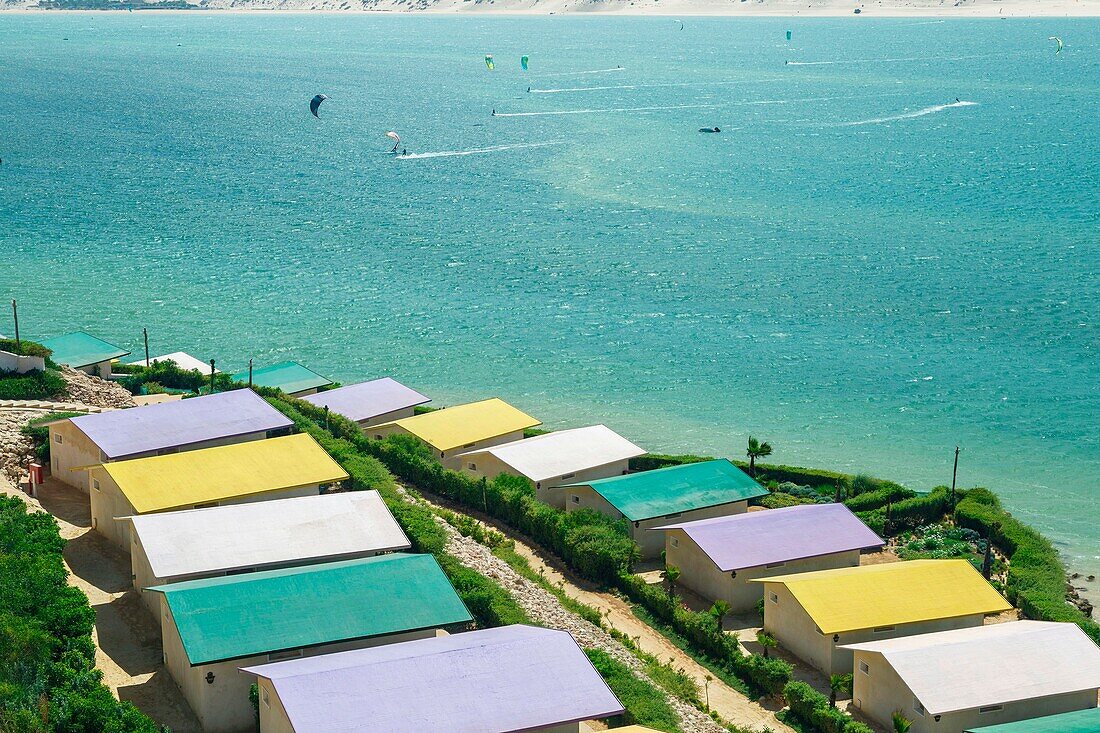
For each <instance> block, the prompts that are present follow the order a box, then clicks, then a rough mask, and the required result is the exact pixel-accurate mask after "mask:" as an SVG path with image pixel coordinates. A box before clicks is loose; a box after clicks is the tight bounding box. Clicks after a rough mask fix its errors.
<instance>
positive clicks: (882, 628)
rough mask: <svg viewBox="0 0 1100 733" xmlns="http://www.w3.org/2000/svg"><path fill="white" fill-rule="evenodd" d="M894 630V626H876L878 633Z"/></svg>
mask: <svg viewBox="0 0 1100 733" xmlns="http://www.w3.org/2000/svg"><path fill="white" fill-rule="evenodd" d="M893 630H894V627H893V626H876V627H875V633H876V634H888V633H890V632H891V631H893Z"/></svg>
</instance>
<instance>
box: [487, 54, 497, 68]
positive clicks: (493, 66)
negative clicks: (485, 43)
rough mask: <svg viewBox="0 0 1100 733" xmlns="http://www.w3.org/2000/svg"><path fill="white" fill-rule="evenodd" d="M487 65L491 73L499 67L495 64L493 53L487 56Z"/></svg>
mask: <svg viewBox="0 0 1100 733" xmlns="http://www.w3.org/2000/svg"><path fill="white" fill-rule="evenodd" d="M485 65H486V66H487V67H489V71H492V70H493V69H495V68H496V67H497V66H496V64H494V63H493V54H491V53H487V54H485Z"/></svg>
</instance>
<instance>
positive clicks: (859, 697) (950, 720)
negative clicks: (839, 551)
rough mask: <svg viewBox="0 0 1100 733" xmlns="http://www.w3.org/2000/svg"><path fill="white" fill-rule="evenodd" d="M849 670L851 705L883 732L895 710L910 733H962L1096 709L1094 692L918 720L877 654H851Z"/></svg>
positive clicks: (903, 688) (911, 701)
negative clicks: (864, 668)
mask: <svg viewBox="0 0 1100 733" xmlns="http://www.w3.org/2000/svg"><path fill="white" fill-rule="evenodd" d="M860 662H864V663H866V665H867V672H862V671H860V669H859V663H860ZM853 669H855V673H854V675H853V678H852V679H853V683H852V704H853V705H854V706H856V707H857V708H859V709H860V710H861V711H862V712H863V714H864V715H866V716H867V717H868V718H870V719H871V720H873V721H875V722H876V723H879V724H880V725H882V726H884V727H886V728H887V729H892V728H893V724H892V720H891V716H892V715H893V713H894V711H895V710H900V711H901V712H902V714H903V715H904V716H905V717H906V718H907V719H909V720H910V721H912V722H913V727H912V728H911V729H910V733H962V731H964V730H966V729H967V728H980V727H983V726H987V725H998V724H1000V723H1012V722H1015V721H1017V720H1027V719H1029V718H1037V717H1040V716H1043V715H1055V714H1058V713H1067V712H1071V711H1073V710H1084V709H1086V708H1093V707H1096V693H1097V691H1096V690H1095V689H1094V690H1085V691H1084V692H1075V693H1070V694H1066V695H1054V696H1050V697H1041V698H1035V699H1032V700H1022V701H1019V702H1014V703H1006V704H1005V705H1003V706H1002V709H1001V710H991V711H988V712H985V713H979V712H978V710H977V709H971V710H962V711H959V712H954V713H946V714H943V715H942V716H941V717H940V720H939V722H936V720H935V717H934V716H933V715H931V714H925V715H923V716H922V715H921V714H920V713H919V712H917V709H916V706H915V703H916V702H917V701H916V698H915V696H914V695H913V692H912V691H911V690H910V689H909V687H908V686H907V685H906V684H905V682H903V681H902V679H901V678H900V677H899V676H898V674H897V672H895V671H894V669H893V667H891V666H890V664H889V663H888V662H887V661H886V659H885V658H884V657H883V656H882V655H881V654H879V653H877V652H863V651H860V652H855V658H854V663H853Z"/></svg>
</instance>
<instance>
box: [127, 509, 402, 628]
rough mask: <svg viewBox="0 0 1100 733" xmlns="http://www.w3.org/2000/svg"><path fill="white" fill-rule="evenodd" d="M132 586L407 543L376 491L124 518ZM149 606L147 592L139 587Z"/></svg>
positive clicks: (154, 605)
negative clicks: (128, 530)
mask: <svg viewBox="0 0 1100 733" xmlns="http://www.w3.org/2000/svg"><path fill="white" fill-rule="evenodd" d="M129 520H130V522H131V524H132V526H133V531H132V532H131V533H130V542H131V547H130V558H131V562H132V565H133V577H134V588H135V589H137V590H138V591H139V592H140V591H142V590H144V589H145V588H150V587H152V586H155V585H167V584H169V583H177V582H180V581H183V580H195V579H197V578H212V577H215V576H218V575H236V574H239V573H247V572H252V571H256V570H273V569H275V568H282V567H293V566H296V565H312V564H314V563H320V562H331V561H335V560H351V559H355V558H360V557H370V556H372V555H381V554H383V553H386V552H392V551H394V550H404V549H407V548H408V547H409V546H410V543H409V539H408V537H406V536H405V533H404V532H402V531H401V527H400V526H399V525H398V524H397V521H396V520H394V518H393V515H392V514H390V511H389V509H387V508H386V504H385V503H384V502H383V501H382V497H381V496H379V495H378V492H377V491H355V492H347V493H339V494H325V495H320V496H299V497H294V498H290V499H276V500H274V501H262V502H256V503H252V504H232V505H228V506H218V507H211V508H209V509H189V510H185V511H180V512H164V513H163V514H143V515H135V516H132V517H130V518H129ZM142 600H144V601H145V604H146V605H147V606H148V607H149V610H151V611H152V612H153V613H154V614H155V613H157V609H158V608H159V599H158V598H157V595H156V594H155V593H142Z"/></svg>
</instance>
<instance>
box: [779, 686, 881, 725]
mask: <svg viewBox="0 0 1100 733" xmlns="http://www.w3.org/2000/svg"><path fill="white" fill-rule="evenodd" d="M783 695H784V696H785V697H786V698H787V702H788V703H789V704H790V706H791V707H790V711H789V714H790V715H792V716H793V717H794V718H796V719H797V720H799V721H800V722H802V723H803V724H804V725H806V726H809V728H810V729H811V730H812V731H814V732H815V733H873V731H872V730H871V728H869V727H868V726H866V725H864V724H863V723H859V722H857V721H855V720H852V718H851V716H850V715H848V714H847V713H845V712H844V711H843V710H840V709H838V708H835V707H833V706H832V705H830V704H829V698H827V697H826V696H825V695H822V694H821V693H820V692H818V691H817V690H815V689H814V688H812V687H810V686H809V685H808V684H806V683H805V682H791V683H790V684H788V685H787V686H786V687H785V688H783Z"/></svg>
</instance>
